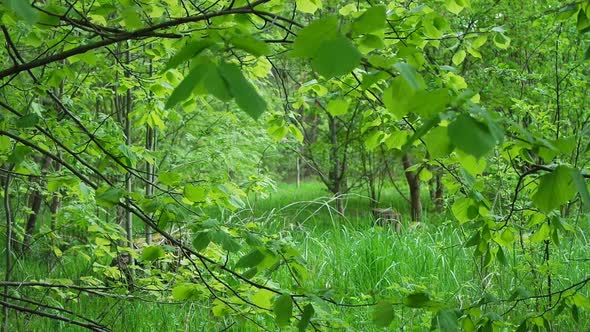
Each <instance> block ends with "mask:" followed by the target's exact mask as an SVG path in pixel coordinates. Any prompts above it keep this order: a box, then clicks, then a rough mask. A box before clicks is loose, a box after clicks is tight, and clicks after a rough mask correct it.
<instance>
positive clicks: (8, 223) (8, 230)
mask: <svg viewBox="0 0 590 332" xmlns="http://www.w3.org/2000/svg"><path fill="white" fill-rule="evenodd" d="M12 168H13V166H12V165H11V166H10V167H8V172H6V178H5V180H4V213H5V218H6V244H5V246H6V247H5V250H6V253H5V254H6V256H5V258H6V261H5V264H6V273H5V275H4V280H5V281H6V282H7V283H8V281H10V271H11V270H12V237H13V234H12V226H13V218H12V209H11V206H10V184H11V183H12V175H11V173H10V172H12ZM4 302H6V303H8V285H6V286H4ZM8 314H9V312H8V307H7V306H4V322H3V324H2V331H3V332H8Z"/></svg>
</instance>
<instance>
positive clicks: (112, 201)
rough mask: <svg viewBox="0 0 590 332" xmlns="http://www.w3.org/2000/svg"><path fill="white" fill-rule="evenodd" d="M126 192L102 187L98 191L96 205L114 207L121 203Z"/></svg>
mask: <svg viewBox="0 0 590 332" xmlns="http://www.w3.org/2000/svg"><path fill="white" fill-rule="evenodd" d="M123 194H124V191H123V190H122V189H119V188H115V187H102V188H98V189H97V190H96V204H98V205H101V206H104V207H113V206H115V205H117V204H118V203H119V200H120V199H121V198H122V197H123Z"/></svg>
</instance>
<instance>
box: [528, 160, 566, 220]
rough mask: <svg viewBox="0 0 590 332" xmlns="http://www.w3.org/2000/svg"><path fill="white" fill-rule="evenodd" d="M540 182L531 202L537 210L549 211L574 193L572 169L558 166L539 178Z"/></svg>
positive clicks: (563, 202)
mask: <svg viewBox="0 0 590 332" xmlns="http://www.w3.org/2000/svg"><path fill="white" fill-rule="evenodd" d="M539 180H540V183H539V186H538V187H537V191H536V192H535V194H534V195H533V203H534V204H535V206H536V207H537V208H539V210H541V211H542V212H545V213H549V212H551V211H552V210H554V209H556V208H558V207H559V206H560V205H562V204H565V203H566V202H567V201H569V200H570V199H572V198H573V196H574V195H575V193H576V185H575V184H574V179H573V177H572V169H571V168H569V167H567V166H558V167H557V168H555V170H554V171H552V172H550V173H547V174H545V175H543V176H541V177H540V178H539Z"/></svg>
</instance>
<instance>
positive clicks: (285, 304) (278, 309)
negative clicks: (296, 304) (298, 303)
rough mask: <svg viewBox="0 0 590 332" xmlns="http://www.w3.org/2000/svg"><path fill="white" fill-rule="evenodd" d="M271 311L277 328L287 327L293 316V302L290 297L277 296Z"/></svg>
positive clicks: (286, 295) (287, 295)
mask: <svg viewBox="0 0 590 332" xmlns="http://www.w3.org/2000/svg"><path fill="white" fill-rule="evenodd" d="M272 310H273V312H274V314H275V321H276V322H277V325H278V326H286V325H289V321H290V320H291V316H292V315H293V300H292V299H291V295H289V294H282V295H280V296H278V297H277V298H276V299H275V303H274V305H273V308H272Z"/></svg>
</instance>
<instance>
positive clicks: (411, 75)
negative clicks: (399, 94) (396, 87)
mask: <svg viewBox="0 0 590 332" xmlns="http://www.w3.org/2000/svg"><path fill="white" fill-rule="evenodd" d="M393 67H394V68H395V69H396V70H397V71H398V72H399V73H400V75H401V77H403V78H404V79H405V80H406V82H408V84H409V85H410V87H411V88H412V89H414V90H420V89H423V88H425V84H424V79H423V78H422V77H421V76H420V74H419V73H418V72H416V69H414V67H412V66H411V65H409V64H407V63H401V62H400V63H396V64H395V65H393Z"/></svg>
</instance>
